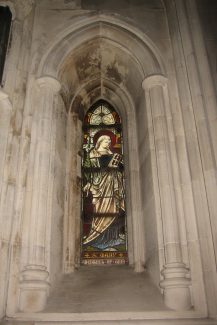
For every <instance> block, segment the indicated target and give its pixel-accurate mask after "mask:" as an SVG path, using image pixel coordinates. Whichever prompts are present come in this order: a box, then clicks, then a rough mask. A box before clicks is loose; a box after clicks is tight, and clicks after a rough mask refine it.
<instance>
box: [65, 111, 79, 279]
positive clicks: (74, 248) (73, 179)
mask: <svg viewBox="0 0 217 325" xmlns="http://www.w3.org/2000/svg"><path fill="white" fill-rule="evenodd" d="M81 138H82V122H81V121H80V119H79V116H78V114H77V113H74V112H73V113H69V115H68V121H67V161H66V193H67V197H66V200H65V215H64V272H65V273H71V272H73V271H74V270H75V267H76V266H78V265H79V262H80V260H79V258H80V224H81V208H80V202H81V190H80V177H81V157H80V156H79V150H81Z"/></svg>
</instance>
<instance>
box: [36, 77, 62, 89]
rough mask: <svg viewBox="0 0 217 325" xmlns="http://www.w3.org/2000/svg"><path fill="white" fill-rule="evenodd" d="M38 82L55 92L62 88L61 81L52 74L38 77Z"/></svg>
mask: <svg viewBox="0 0 217 325" xmlns="http://www.w3.org/2000/svg"><path fill="white" fill-rule="evenodd" d="M37 83H38V85H39V87H40V88H50V89H52V90H53V91H54V93H58V92H59V91H60V89H61V84H60V82H59V81H58V80H57V79H55V78H53V77H50V76H44V77H41V78H38V79H37Z"/></svg>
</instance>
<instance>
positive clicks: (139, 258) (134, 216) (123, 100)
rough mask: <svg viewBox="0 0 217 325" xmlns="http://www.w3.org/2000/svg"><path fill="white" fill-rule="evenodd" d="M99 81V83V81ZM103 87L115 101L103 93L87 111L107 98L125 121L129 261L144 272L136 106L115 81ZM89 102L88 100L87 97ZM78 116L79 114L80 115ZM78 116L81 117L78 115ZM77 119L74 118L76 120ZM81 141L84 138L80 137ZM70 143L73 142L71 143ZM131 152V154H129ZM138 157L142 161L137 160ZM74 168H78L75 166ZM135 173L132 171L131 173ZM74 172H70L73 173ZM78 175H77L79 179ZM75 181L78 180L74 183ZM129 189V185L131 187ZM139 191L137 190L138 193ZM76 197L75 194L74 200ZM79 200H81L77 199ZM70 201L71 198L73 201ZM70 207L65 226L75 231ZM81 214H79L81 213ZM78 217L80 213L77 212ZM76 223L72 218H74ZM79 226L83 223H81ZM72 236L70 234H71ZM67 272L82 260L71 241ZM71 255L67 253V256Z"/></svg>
mask: <svg viewBox="0 0 217 325" xmlns="http://www.w3.org/2000/svg"><path fill="white" fill-rule="evenodd" d="M96 81H97V80H96ZM103 84H104V86H105V87H106V89H107V95H108V92H110V94H111V98H108V96H107V95H106V93H104V94H100V95H99V96H98V97H97V98H95V99H94V101H93V102H89V103H88V105H87V107H86V110H87V109H88V108H89V107H90V106H91V105H93V104H94V103H95V102H97V100H99V99H104V100H106V101H108V102H109V103H110V104H111V105H112V106H113V107H115V108H116V109H117V111H118V112H119V113H120V116H122V117H123V118H122V122H123V133H124V134H125V135H126V136H125V138H126V141H125V150H124V151H125V153H126V154H125V158H126V161H125V163H126V173H127V177H126V178H127V182H128V185H129V188H130V189H129V190H128V193H126V194H127V196H128V198H129V202H128V206H127V210H128V220H127V222H128V229H130V232H129V233H128V235H129V238H130V239H129V259H130V264H134V266H135V270H136V271H137V272H140V271H142V270H143V264H144V255H145V252H144V233H143V231H144V230H143V229H144V227H143V226H142V218H141V215H142V213H141V199H140V181H139V164H138V159H139V157H138V146H137V136H136V115H135V104H134V102H133V100H132V98H131V96H130V94H129V93H128V91H127V90H126V89H125V88H124V87H120V86H119V85H117V84H116V83H115V82H112V81H110V80H106V79H103ZM85 86H86V85H83V86H82V87H80V91H78V92H77V97H78V96H80V93H83V92H84V88H85ZM92 91H93V89H92V90H90V91H89V92H87V94H86V97H88V96H89V95H90V93H91V92H92ZM84 101H85V97H84ZM73 102H76V96H75V97H74V98H73V101H72V102H71V107H72V106H73ZM76 114H77V113H76ZM76 114H75V113H73V111H72V110H71V109H70V110H69V119H68V128H69V133H68V135H71V134H72V132H73V131H70V129H71V130H72V129H73V127H74V128H78V123H77V122H75V118H76ZM77 115H78V114H77ZM72 116H74V118H72ZM76 130H77V131H78V132H82V129H81V124H80V127H79V129H76ZM79 138H80V136H79ZM68 143H70V141H68ZM75 147H76V146H75V145H74V143H73V145H72V146H71V149H70V148H69V151H70V152H71V150H78V148H77V147H76V149H74V148H75ZM128 152H131V153H132V154H131V155H127V153H128ZM75 155H77V152H73V154H72V152H71V154H70V156H71V157H72V156H75ZM135 157H137V158H138V159H135ZM69 165H70V166H72V165H73V162H72V161H71V162H69ZM73 167H75V166H74V165H73ZM129 171H131V172H129ZM69 173H70V172H69ZM75 176H76V175H74V177H75ZM74 182H75V180H74ZM127 187H128V186H127ZM135 189H136V190H135ZM73 197H74V198H75V196H74V195H72V200H73ZM76 200H77V197H76ZM69 201H70V198H69ZM68 208H69V207H68V206H67V207H66V209H67V211H65V224H66V225H67V226H68V227H69V228H71V229H72V228H73V226H75V224H74V221H73V222H72V223H73V225H71V224H70V219H69V216H70V217H71V213H70V211H68ZM77 213H78V212H77ZM75 215H76V213H75ZM71 220H72V218H71ZM77 226H79V224H78V223H77ZM75 232H76V233H77V234H78V233H79V230H78V229H77V230H75ZM69 233H70V232H69ZM64 246H65V247H64V256H65V257H64V271H65V272H66V273H70V272H72V271H73V270H74V268H75V266H76V260H77V261H78V256H77V257H76V253H75V250H76V248H75V245H70V238H68V239H67V238H65V239H64ZM69 247H70V248H71V250H72V251H71V252H70V256H73V258H74V261H73V260H71V262H70V264H69V263H67V261H66V256H67V254H68V253H69V249H68V248H69ZM66 252H67V253H66Z"/></svg>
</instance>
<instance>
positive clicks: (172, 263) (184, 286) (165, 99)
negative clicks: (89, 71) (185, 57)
mask: <svg viewBox="0 0 217 325" xmlns="http://www.w3.org/2000/svg"><path fill="white" fill-rule="evenodd" d="M143 88H144V90H145V98H146V109H147V110H148V111H149V112H151V113H150V114H151V115H152V121H153V132H154V141H155V150H156V161H157V170H158V183H159V193H160V201H161V217H162V225H163V237H164V250H165V264H164V268H163V270H162V271H161V274H162V276H163V280H162V281H161V282H160V287H161V288H162V289H163V291H164V300H165V304H166V305H167V306H168V307H170V308H172V309H175V310H187V309H190V308H191V298H190V290H189V286H190V279H189V270H188V269H187V267H186V265H185V264H184V263H183V258H182V250H181V244H180V233H179V205H180V204H182V202H178V197H177V195H176V185H177V182H178V177H177V174H178V163H177V155H176V149H175V147H174V130H173V125H172V116H171V111H170V103H169V95H168V88H167V78H165V77H163V76H150V77H147V78H146V79H145V80H144V81H143Z"/></svg>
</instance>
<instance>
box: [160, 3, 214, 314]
mask: <svg viewBox="0 0 217 325" xmlns="http://www.w3.org/2000/svg"><path fill="white" fill-rule="evenodd" d="M164 3H165V7H166V13H167V17H168V27H169V33H170V38H171V45H172V50H173V57H174V65H175V69H176V77H177V85H178V90H179V96H180V102H181V108H182V115H183V122H184V129H185V135H186V145H187V150H188V159H189V165H190V170H191V184H192V189H193V196H194V206H195V211H196V223H197V232H198V238H199V244H197V243H195V245H198V247H199V249H200V254H201V255H200V256H201V257H197V258H196V257H195V256H196V254H195V253H193V252H191V253H190V254H191V256H192V259H194V260H195V261H199V259H200V258H201V262H202V266H203V268H202V269H200V268H198V267H197V268H195V272H194V273H195V274H196V276H197V275H199V272H201V278H200V279H199V277H198V279H197V282H198V284H197V287H198V288H202V286H203V283H202V281H204V284H205V289H206V298H205V296H203V298H202V294H201V293H198V294H197V297H194V302H196V300H197V301H198V303H197V305H198V307H199V304H200V305H201V303H200V301H201V300H202V299H204V298H205V299H204V303H203V305H204V307H203V308H204V309H206V308H207V307H208V312H209V315H210V316H212V317H216V311H217V304H216V303H217V277H216V266H217V259H216V256H217V236H216V233H217V218H216V215H217V204H216V197H217V176H216V175H217V173H216V170H217V142H216V138H217V128H216V119H217V109H216V107H217V101H216V94H215V89H214V83H213V80H212V75H211V72H210V67H209V62H208V58H207V53H206V48H205V44H204V39H203V33H202V30H201V26H200V20H199V17H198V12H197V4H196V3H197V1H195V0H188V1H186V0H183V1H179V0H164ZM189 220H190V221H191V220H193V217H192V218H191V219H190V218H189ZM192 243H193V241H192V240H191V241H190V243H189V249H191V247H193V246H192ZM193 244H194V243H193ZM191 270H192V267H191ZM202 272H203V274H202ZM200 310H201V306H200Z"/></svg>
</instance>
